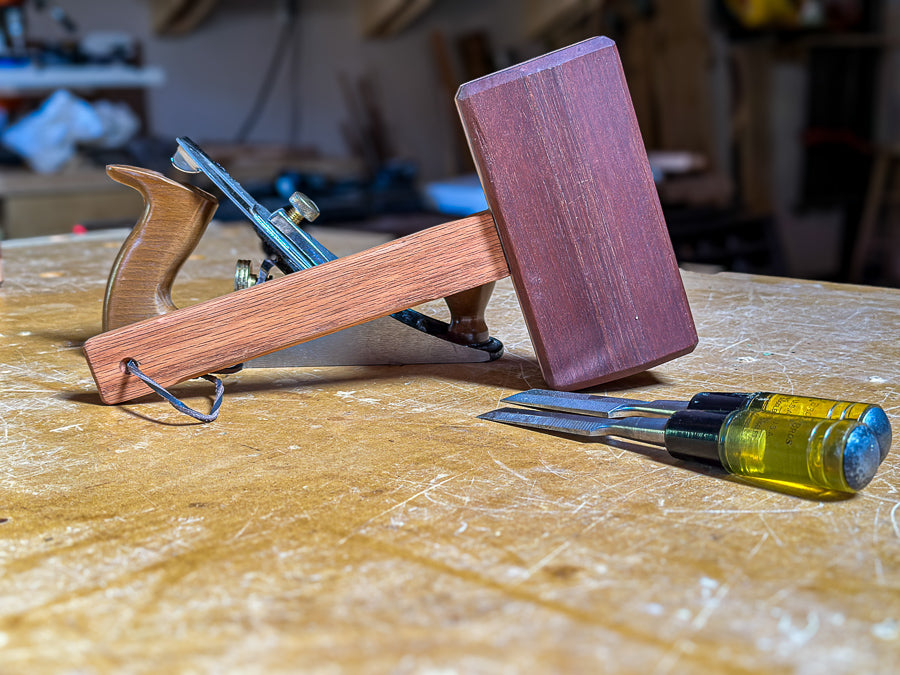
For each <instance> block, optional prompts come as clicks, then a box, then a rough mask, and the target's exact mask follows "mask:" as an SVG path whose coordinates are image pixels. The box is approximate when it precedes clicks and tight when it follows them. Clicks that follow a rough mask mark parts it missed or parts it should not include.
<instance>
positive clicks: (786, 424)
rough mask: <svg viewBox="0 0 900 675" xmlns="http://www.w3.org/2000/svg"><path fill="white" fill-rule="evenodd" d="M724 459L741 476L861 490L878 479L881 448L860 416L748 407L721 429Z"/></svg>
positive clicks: (733, 415) (733, 416)
mask: <svg viewBox="0 0 900 675" xmlns="http://www.w3.org/2000/svg"><path fill="white" fill-rule="evenodd" d="M719 459H720V461H721V462H722V466H724V467H725V469H726V470H728V471H730V472H731V473H734V474H737V475H740V476H751V477H756V478H765V479H767V480H776V481H783V482H787V483H794V484H796V485H803V486H808V487H817V488H822V489H826V490H840V491H842V492H856V491H858V490H861V489H862V488H863V487H865V486H866V485H867V484H868V483H869V481H870V480H872V477H873V476H874V475H875V471H876V470H877V469H878V464H879V463H880V460H881V453H880V449H879V447H878V441H877V440H876V438H875V435H874V434H873V432H872V431H871V430H870V429H869V428H868V427H867V426H866V425H864V424H861V423H859V422H856V421H852V420H829V419H821V418H819V419H816V418H812V417H785V416H784V415H781V414H775V413H770V412H759V411H754V410H743V411H739V412H735V413H732V414H731V415H729V416H728V419H727V420H726V422H725V424H724V425H723V426H722V429H721V431H720V432H719Z"/></svg>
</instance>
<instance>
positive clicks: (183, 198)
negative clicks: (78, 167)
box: [103, 164, 218, 331]
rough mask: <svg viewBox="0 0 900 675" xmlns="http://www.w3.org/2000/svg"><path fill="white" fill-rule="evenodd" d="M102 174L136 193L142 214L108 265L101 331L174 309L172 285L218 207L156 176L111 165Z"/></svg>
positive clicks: (190, 189) (192, 190) (194, 190)
mask: <svg viewBox="0 0 900 675" xmlns="http://www.w3.org/2000/svg"><path fill="white" fill-rule="evenodd" d="M106 172H107V173H108V174H109V177H110V178H112V179H113V180H115V181H118V182H119V183H122V184H123V185H127V186H129V187H132V188H134V189H135V190H137V191H138V192H139V193H140V194H141V197H143V199H144V211H143V213H142V214H141V217H140V218H139V219H138V221H137V223H136V224H135V226H134V229H133V230H132V231H131V234H130V235H129V236H128V238H127V239H126V240H125V242H124V243H123V244H122V248H121V249H120V250H119V255H118V256H116V261H115V262H114V263H113V267H112V270H111V272H110V275H109V281H108V282H107V285H106V295H105V297H104V299H103V330H104V331H108V330H112V329H114V328H119V327H121V326H127V325H128V324H131V323H136V322H138V321H143V320H144V319H149V318H151V317H155V316H158V315H160V314H165V313H167V312H173V311H175V310H176V309H178V308H177V307H176V306H175V305H174V304H173V303H172V283H173V282H174V281H175V277H176V276H177V275H178V270H180V269H181V266H182V265H183V264H184V261H185V260H187V258H188V256H189V255H190V254H191V252H192V251H193V250H194V247H195V246H196V245H197V242H198V241H200V237H202V236H203V233H204V231H205V230H206V226H207V225H208V224H209V221H210V219H211V218H212V216H213V213H215V211H216V207H217V206H218V200H217V199H216V198H215V197H214V196H212V195H211V194H209V193H208V192H205V191H203V190H201V189H199V188H196V187H193V186H190V185H184V184H182V183H177V182H176V181H174V180H172V179H170V178H167V177H166V176H164V175H162V174H161V173H158V172H156V171H151V170H149V169H142V168H140V167H136V166H123V165H118V164H114V165H110V166H108V167H107V168H106Z"/></svg>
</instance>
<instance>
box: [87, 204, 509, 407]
mask: <svg viewBox="0 0 900 675" xmlns="http://www.w3.org/2000/svg"><path fill="white" fill-rule="evenodd" d="M508 274H509V268H508V266H507V263H506V258H505V257H504V255H503V250H502V247H501V245H500V240H499V238H498V235H497V230H496V228H495V226H494V220H493V218H492V217H491V215H490V213H488V212H484V213H481V214H477V215H475V216H470V217H468V218H463V219H462V220H457V221H453V222H450V223H444V224H443V225H438V226H436V227H432V228H429V229H427V230H423V231H422V232H418V233H416V234H412V235H409V236H407V237H401V238H400V239H395V240H393V241H390V242H388V243H386V244H382V245H381V246H377V247H375V248H371V249H368V250H366V251H363V252H361V253H357V254H355V255H350V256H346V257H344V258H338V259H337V260H332V261H330V262H327V263H325V264H323V265H318V266H316V267H312V268H310V269H306V270H301V271H299V272H294V273H293V274H288V275H286V276H283V277H280V278H278V279H273V280H272V281H267V282H266V283H264V284H258V285H256V286H252V287H250V288H247V289H244V290H241V291H236V292H234V293H229V294H228V295H224V296H221V297H218V298H213V299H212V300H208V301H206V302H201V303H199V304H196V305H192V306H191V307H186V308H184V309H179V310H177V311H174V312H170V313H168V314H166V315H165V316H160V317H156V318H153V319H148V320H146V321H142V322H140V323H136V324H131V325H128V326H124V327H122V328H119V329H116V330H113V331H109V332H106V333H102V334H100V335H97V336H95V337H93V338H91V339H90V340H88V341H87V342H86V343H85V345H84V352H85V355H86V357H87V360H88V365H89V366H90V368H91V373H92V374H93V376H94V379H95V380H96V382H97V388H98V391H99V392H100V398H101V399H102V400H103V402H104V403H121V402H123V401H127V400H130V399H132V398H136V397H138V396H141V395H143V394H146V393H148V392H149V391H150V390H149V388H148V387H147V385H145V384H144V383H143V382H141V381H140V380H138V379H137V378H136V377H134V376H132V375H130V374H128V373H127V372H126V371H125V367H124V362H125V360H127V359H130V358H131V359H135V360H136V361H137V362H138V363H139V364H140V367H141V370H143V371H144V373H146V374H147V375H149V376H150V377H151V378H152V379H154V380H156V381H157V382H158V383H160V384H161V385H162V386H164V387H168V386H171V385H173V384H176V383H177V382H182V381H184V380H188V379H190V378H193V377H197V376H199V375H203V374H206V373H210V372H215V371H218V370H222V369H223V368H227V367H229V366H233V365H235V364H237V363H243V362H245V361H249V360H250V359H252V358H255V357H257V356H262V355H263V354H268V353H270V352H273V351H277V350H279V349H283V348H285V347H290V346H292V345H295V344H299V343H301V342H306V341H308V340H312V339H315V338H318V337H321V336H323V335H328V334H329V333H334V332H336V331H338V330H341V329H343V328H348V327H350V326H354V325H356V324H360V323H364V322H366V321H370V320H371V319H376V318H378V317H381V316H386V315H388V314H392V313H394V312H397V311H399V310H401V309H406V308H408V307H412V306H413V305H418V304H421V303H423V302H427V301H430V300H436V299H438V298H444V297H447V296H450V295H454V294H456V293H460V292H461V291H466V290H469V289H471V288H474V287H475V286H480V285H482V284H487V283H490V282H492V281H496V280H498V279H502V278H503V277H505V276H507V275H508ZM309 289H314V292H310V290H309Z"/></svg>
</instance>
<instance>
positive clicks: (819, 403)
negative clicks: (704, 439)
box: [503, 389, 892, 460]
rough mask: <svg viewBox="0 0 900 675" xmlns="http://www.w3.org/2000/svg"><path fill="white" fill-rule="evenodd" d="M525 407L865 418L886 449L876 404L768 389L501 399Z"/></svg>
mask: <svg viewBox="0 0 900 675" xmlns="http://www.w3.org/2000/svg"><path fill="white" fill-rule="evenodd" d="M503 402H504V403H515V404H516V405H523V406H527V407H529V408H540V409H544V410H561V411H563V412H572V413H578V414H582V415H593V416H596V417H609V418H614V417H634V416H670V415H672V414H673V413H676V412H679V411H682V410H707V411H715V412H732V411H735V410H756V411H761V412H769V413H774V414H779V415H795V416H798V417H817V418H820V419H826V420H850V421H855V422H861V423H862V424H865V425H866V426H867V427H869V429H870V430H871V431H872V433H873V434H874V435H875V439H876V440H877V441H878V447H879V451H880V459H881V460H883V459H884V458H885V457H886V456H887V454H888V451H890V449H891V436H892V434H891V423H890V421H889V420H888V417H887V415H886V414H885V412H884V410H882V409H881V408H880V407H879V406H877V405H872V404H869V403H857V402H854V401H839V400H834V399H826V398H814V397H811V396H794V395H793V394H775V393H772V392H756V393H738V392H733V393H732V392H727V393H719V392H708V391H704V392H700V393H699V394H696V395H695V396H694V397H693V398H691V400H690V401H639V400H636V399H631V398H615V397H612V396H596V395H592V394H574V393H566V392H560V391H553V390H550V389H529V390H528V391H523V392H520V393H518V394H513V395H512V396H507V397H506V398H504V399H503Z"/></svg>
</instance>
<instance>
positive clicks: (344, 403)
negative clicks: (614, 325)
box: [0, 224, 900, 674]
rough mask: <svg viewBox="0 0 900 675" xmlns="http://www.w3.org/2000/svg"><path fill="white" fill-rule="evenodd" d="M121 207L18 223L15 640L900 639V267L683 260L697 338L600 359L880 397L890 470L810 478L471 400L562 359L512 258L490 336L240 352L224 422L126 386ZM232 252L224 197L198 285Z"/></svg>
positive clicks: (9, 368) (7, 620)
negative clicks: (293, 359)
mask: <svg viewBox="0 0 900 675" xmlns="http://www.w3.org/2000/svg"><path fill="white" fill-rule="evenodd" d="M315 233H316V234H317V235H318V236H320V237H321V239H322V240H323V243H324V244H325V245H326V246H329V247H331V248H333V249H334V250H336V251H337V252H338V253H340V254H346V253H348V252H350V251H351V250H353V249H361V248H363V247H365V246H368V245H370V244H371V243H373V242H372V241H371V235H356V234H352V233H342V232H335V231H333V230H332V231H328V230H324V229H320V230H317V231H316V232H315ZM124 234H125V233H124V232H123V231H109V232H101V233H91V234H88V235H85V236H83V237H81V238H78V237H73V236H70V235H67V236H61V237H55V238H48V239H35V240H18V241H10V242H5V243H4V247H3V256H4V265H5V273H6V280H5V282H4V285H3V287H2V289H0V334H2V344H0V382H2V393H0V443H2V448H3V455H2V456H3V467H2V472H0V480H2V492H0V495H2V499H0V560H2V564H3V569H4V571H3V574H2V575H0V672H3V673H25V672H27V673H45V672H47V673H49V672H82V673H95V672H97V673H101V672H133V673H140V672H230V671H241V672H267V673H268V672H276V673H277V672H297V671H312V672H328V673H331V672H344V671H349V672H355V671H365V672H385V671H389V672H398V673H413V672H416V673H422V672H429V673H433V672H441V673H445V672H446V673H449V672H475V673H496V672H529V673H534V672H537V673H541V672H548V673H557V672H613V673H697V672H704V673H705V672H724V673H745V672H766V673H781V672H796V673H823V672H828V673H831V674H837V673H895V672H898V670H900V492H898V489H897V486H898V483H900V472H898V471H900V453H898V445H900V443H898V441H897V440H896V439H897V438H898V437H900V424H898V421H900V365H898V364H900V341H898V335H900V330H898V329H900V291H898V290H889V289H884V288H870V287H863V286H846V285H834V284H828V283H819V282H811V281H799V280H793V279H782V278H771V277H757V276H747V275H739V274H729V273H722V274H715V275H704V274H699V273H691V272H684V273H683V277H684V282H685V285H686V287H687V290H688V295H689V298H690V302H691V307H692V311H693V313H694V317H695V320H696V323H697V328H698V332H699V334H700V344H699V346H698V347H697V349H696V350H695V351H694V352H693V353H692V354H690V355H688V356H685V357H682V358H680V359H677V360H675V361H672V362H670V363H666V364H664V365H662V366H659V367H656V368H654V369H653V370H652V371H649V372H646V373H643V374H640V375H636V376H634V377H631V378H628V379H627V380H624V381H619V382H614V383H611V384H609V385H608V386H607V387H605V388H600V389H597V390H595V391H597V392H598V393H610V394H614V395H624V396H632V397H636V398H665V399H686V398H689V397H690V396H691V395H692V394H693V393H696V392H698V391H703V390H726V391H760V390H769V391H784V392H793V393H798V394H799V393H802V394H808V395H814V396H828V397H840V398H845V399H851V400H860V401H867V402H871V403H877V404H880V405H882V406H883V407H884V408H885V409H886V411H887V412H888V414H889V416H890V417H891V419H892V422H893V425H894V437H895V440H894V447H893V452H892V453H891V454H890V455H889V456H888V457H887V459H886V460H885V462H884V463H883V464H882V466H881V468H880V469H879V471H878V474H877V475H876V477H875V479H874V480H873V481H872V483H871V484H870V485H869V486H868V487H867V488H866V489H865V490H863V491H862V492H861V493H859V494H857V495H855V496H850V497H847V496H844V497H841V496H839V495H835V494H831V495H823V494H815V493H802V492H796V493H794V494H790V493H786V492H782V491H778V490H776V489H773V488H772V487H771V486H764V485H761V484H754V483H750V482H748V481H747V480H744V479H737V478H734V477H731V476H728V475H726V474H724V473H723V472H722V471H720V470H717V469H715V468H711V467H707V466H704V465H698V464H690V463H687V462H683V461H679V460H675V459H672V458H671V457H669V456H668V455H667V454H666V453H665V452H663V451H662V450H658V449H655V448H651V447H649V446H641V445H637V444H623V443H618V444H615V445H611V444H604V443H600V442H585V441H583V440H575V439H572V438H568V437H563V436H558V435H552V434H545V433H540V432H536V431H529V430H525V429H520V428H515V427H510V426H505V425H501V424H496V423H492V422H485V421H480V420H478V419H476V415H478V414H480V413H483V412H486V411H488V410H491V409H493V408H496V407H499V400H500V399H501V398H502V397H504V396H506V395H509V394H511V393H514V392H516V391H520V390H522V389H528V388H531V387H540V386H542V385H543V382H542V379H541V375H540V371H539V369H538V366H537V364H536V361H535V360H534V356H533V352H532V348H531V345H530V342H529V340H528V336H527V333H526V330H525V327H524V325H523V323H522V319H521V315H520V313H519V309H518V305H517V303H516V299H515V294H514V292H513V290H512V286H511V284H510V283H509V281H508V280H507V281H504V282H501V283H500V284H499V285H498V287H497V290H496V291H495V294H494V297H493V300H492V301H491V303H490V305H489V307H488V311H487V320H488V323H489V325H490V326H491V327H492V330H493V333H494V335H496V336H497V337H498V338H500V339H501V340H502V341H503V342H504V343H505V345H506V355H505V356H504V357H503V358H501V359H500V360H498V361H496V362H493V363H482V364H468V365H424V366H423V365H416V366H394V367H352V368H350V367H345V368H308V369H269V370H264V369H255V370H245V371H243V372H240V373H238V374H236V375H231V376H228V377H227V378H226V381H225V386H226V394H225V401H224V404H223V406H222V412H221V415H220V417H219V419H218V420H217V421H216V422H213V423H211V424H200V423H197V422H195V421H193V420H191V419H189V418H187V417H185V416H183V415H181V414H180V413H178V412H176V411H175V410H174V409H173V408H171V407H170V406H169V405H168V404H167V403H164V402H162V401H160V400H158V399H155V398H153V397H147V398H144V399H140V400H139V401H137V402H133V403H130V404H127V405H122V406H104V405H102V404H101V403H100V401H99V398H98V396H97V394H96V392H95V389H94V383H93V381H92V379H91V376H90V373H89V372H88V368H87V365H86V363H85V361H84V358H83V356H82V353H81V345H82V343H83V342H84V341H85V340H86V339H87V338H88V337H90V336H92V335H94V334H96V333H97V332H99V330H100V321H101V304H102V298H103V290H104V286H105V283H106V277H107V274H108V271H109V269H110V266H111V264H112V261H113V258H114V256H115V254H116V251H117V249H118V246H119V243H120V242H121V240H122V238H123V237H124ZM237 258H255V259H256V260H257V261H258V260H259V253H258V246H257V244H256V240H255V237H254V236H253V234H252V233H251V232H250V228H249V227H247V228H244V227H238V226H228V227H224V226H218V225H216V224H214V225H213V226H212V227H211V230H210V231H209V232H208V233H207V235H206V236H205V237H204V239H203V241H202V242H201V244H200V246H199V247H198V249H197V251H196V252H195V254H194V255H193V256H192V257H191V259H190V260H189V261H188V263H187V264H186V266H185V268H184V270H183V271H182V273H181V275H180V276H179V279H178V281H177V283H176V286H175V301H176V304H178V305H179V306H185V305H187V304H190V303H194V302H198V301H201V300H204V299H207V298H210V297H213V296H216V295H220V294H223V293H226V292H228V291H229V290H230V286H231V283H232V282H231V279H232V275H233V269H234V262H235V260H236V259H237ZM427 310H428V311H429V312H432V313H437V314H440V313H441V312H443V311H444V310H443V309H442V308H441V306H440V304H439V303H432V304H431V305H429V306H428V307H427ZM265 328H266V327H265V326H260V327H259V330H260V331H264V330H265ZM176 391H177V392H178V393H179V394H180V395H181V396H182V397H183V398H184V399H185V400H186V402H187V403H189V404H190V405H192V406H193V407H196V408H201V409H208V407H209V405H210V401H211V396H212V386H211V385H210V384H209V383H206V382H203V381H192V382H190V383H185V384H183V385H180V386H179V387H177V388H176Z"/></svg>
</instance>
